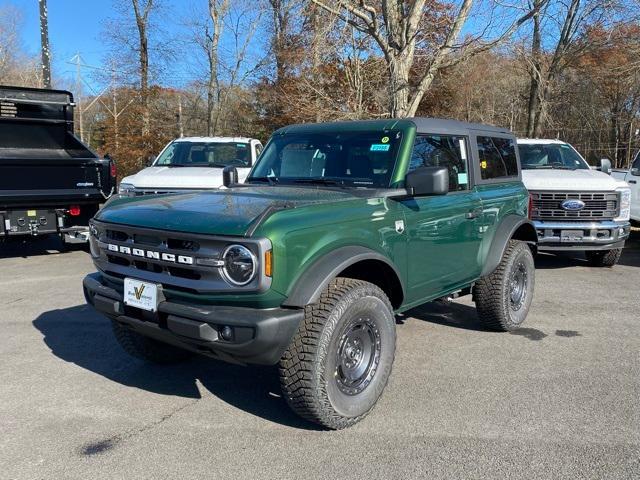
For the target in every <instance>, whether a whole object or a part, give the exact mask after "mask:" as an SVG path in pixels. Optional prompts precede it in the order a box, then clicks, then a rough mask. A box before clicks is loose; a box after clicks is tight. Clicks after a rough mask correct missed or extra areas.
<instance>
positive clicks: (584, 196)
mask: <svg viewBox="0 0 640 480" xmlns="http://www.w3.org/2000/svg"><path fill="white" fill-rule="evenodd" d="M529 194H530V195H531V212H530V215H531V219H532V220H611V219H613V218H615V217H616V216H617V215H618V201H619V200H618V194H617V193H616V192H529ZM565 200H581V201H582V202H584V208H582V209H581V210H565V209H564V208H562V202H564V201H565Z"/></svg>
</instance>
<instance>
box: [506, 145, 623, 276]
mask: <svg viewBox="0 0 640 480" xmlns="http://www.w3.org/2000/svg"><path fill="white" fill-rule="evenodd" d="M518 150H519V152H520V163H521V164H522V181H523V182H524V185H525V187H527V190H529V195H530V208H529V216H530V217H531V220H532V221H533V224H534V225H535V227H536V230H537V232H538V250H556V251H557V250H577V251H584V252H585V254H586V256H587V259H588V260H589V261H590V263H591V264H592V265H594V266H606V267H611V266H613V265H615V264H616V263H617V262H618V259H619V258H620V254H621V253H622V247H623V246H624V243H625V240H626V239H627V237H628V236H629V230H630V224H629V212H630V190H629V185H627V183H626V182H623V181H620V180H616V179H614V178H612V177H611V176H609V175H607V174H606V173H604V172H598V171H596V170H592V169H591V168H589V164H588V163H587V162H586V161H585V160H584V159H583V158H582V157H581V156H580V154H579V153H578V152H577V151H576V150H575V149H574V148H573V147H572V146H571V145H569V144H568V143H565V142H562V141H560V140H542V139H535V140H531V139H519V140H518Z"/></svg>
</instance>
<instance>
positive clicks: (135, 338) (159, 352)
mask: <svg viewBox="0 0 640 480" xmlns="http://www.w3.org/2000/svg"><path fill="white" fill-rule="evenodd" d="M111 323H112V326H113V333H114V335H115V337H116V340H117V341H118V343H119V344H120V346H121V347H122V348H123V349H124V351H125V352H127V353H128V354H129V355H131V356H132V357H136V358H139V359H140V360H146V361H148V362H151V363H160V364H171V363H179V362H183V361H185V360H187V359H189V358H191V357H192V356H193V354H192V353H191V352H189V351H187V350H183V349H181V348H177V347H174V346H173V345H169V344H167V343H162V342H158V341H157V340H154V339H152V338H148V337H145V336H143V335H140V334H139V333H137V332H134V331H133V330H131V329H130V328H128V327H126V326H125V325H122V324H121V323H119V322H116V321H115V320H113V321H112V322H111Z"/></svg>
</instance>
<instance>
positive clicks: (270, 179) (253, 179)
mask: <svg viewBox="0 0 640 480" xmlns="http://www.w3.org/2000/svg"><path fill="white" fill-rule="evenodd" d="M251 182H268V183H269V185H275V184H276V183H278V177H251V178H248V179H247V180H246V181H245V183H251Z"/></svg>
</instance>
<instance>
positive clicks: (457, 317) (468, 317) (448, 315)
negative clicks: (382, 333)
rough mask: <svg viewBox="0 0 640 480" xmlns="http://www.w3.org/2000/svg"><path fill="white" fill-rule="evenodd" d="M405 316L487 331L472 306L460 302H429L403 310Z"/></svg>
mask: <svg viewBox="0 0 640 480" xmlns="http://www.w3.org/2000/svg"><path fill="white" fill-rule="evenodd" d="M405 315H406V316H407V317H412V318H416V319H418V320H423V321H425V322H430V323H436V324H438V325H444V326H447V327H454V328H461V329H463V330H473V331H477V332H489V331H490V330H488V329H487V328H486V327H485V326H484V325H482V323H480V320H479V319H478V313H477V311H476V309H475V308H474V307H471V306H469V305H463V304H461V303H453V302H452V303H444V302H430V303H425V304H424V305H420V306H419V307H415V308H412V309H411V310H409V311H407V312H405Z"/></svg>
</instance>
